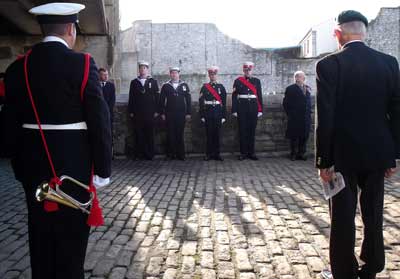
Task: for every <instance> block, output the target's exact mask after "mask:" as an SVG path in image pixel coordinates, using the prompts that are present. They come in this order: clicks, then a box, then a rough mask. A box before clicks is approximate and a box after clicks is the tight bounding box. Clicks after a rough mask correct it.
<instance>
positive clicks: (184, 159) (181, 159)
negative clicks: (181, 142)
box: [176, 157, 186, 161]
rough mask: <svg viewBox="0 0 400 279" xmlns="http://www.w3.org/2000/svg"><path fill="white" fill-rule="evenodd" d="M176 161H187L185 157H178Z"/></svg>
mask: <svg viewBox="0 0 400 279" xmlns="http://www.w3.org/2000/svg"><path fill="white" fill-rule="evenodd" d="M176 159H178V160H179V161H186V158H185V157H176Z"/></svg>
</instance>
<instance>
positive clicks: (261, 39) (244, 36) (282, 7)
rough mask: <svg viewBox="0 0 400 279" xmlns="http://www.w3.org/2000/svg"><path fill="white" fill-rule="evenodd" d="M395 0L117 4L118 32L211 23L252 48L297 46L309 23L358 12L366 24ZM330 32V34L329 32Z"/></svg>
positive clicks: (130, 0)
mask: <svg viewBox="0 0 400 279" xmlns="http://www.w3.org/2000/svg"><path fill="white" fill-rule="evenodd" d="M398 6H400V0H329V1H326V0H303V1H300V0H296V1H294V0H292V1H289V0H272V1H271V0H270V1H268V0H242V1H238V0H147V1H146V0H145V1H141V2H139V1H135V0H120V17H121V30H125V29H127V28H129V27H130V26H131V25H132V22H134V21H135V20H151V21H152V22H153V23H182V22H203V23H214V24H216V25H217V27H218V29H219V30H220V31H222V32H224V33H225V34H226V35H228V36H230V37H232V38H235V39H239V40H241V41H242V42H244V43H246V44H248V45H250V46H252V47H255V48H264V47H269V48H273V47H287V46H293V45H297V44H298V43H299V42H300V40H301V39H302V38H303V37H304V35H305V34H306V33H307V31H308V30H309V29H310V28H311V27H312V26H314V25H317V24H319V23H321V22H324V21H327V20H329V19H333V18H336V17H337V15H338V14H339V13H340V12H341V11H343V10H349V9H353V10H358V11H360V12H361V13H363V14H364V15H365V16H366V17H367V18H368V20H372V19H374V18H375V17H376V16H377V14H378V12H379V10H380V8H381V7H398ZM332 34H333V32H332Z"/></svg>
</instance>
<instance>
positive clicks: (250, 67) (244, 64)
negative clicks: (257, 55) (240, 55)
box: [243, 61, 254, 70]
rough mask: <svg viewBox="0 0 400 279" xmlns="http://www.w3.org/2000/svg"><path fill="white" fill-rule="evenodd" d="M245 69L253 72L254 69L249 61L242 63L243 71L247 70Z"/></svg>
mask: <svg viewBox="0 0 400 279" xmlns="http://www.w3.org/2000/svg"><path fill="white" fill-rule="evenodd" d="M247 69H249V70H253V69H254V63H253V62H250V61H247V62H244V63H243V70H247Z"/></svg>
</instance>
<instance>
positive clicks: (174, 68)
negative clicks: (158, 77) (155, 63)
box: [169, 67, 181, 73]
mask: <svg viewBox="0 0 400 279" xmlns="http://www.w3.org/2000/svg"><path fill="white" fill-rule="evenodd" d="M173 71H176V72H178V73H179V72H180V71H181V69H180V68H179V67H169V72H173Z"/></svg>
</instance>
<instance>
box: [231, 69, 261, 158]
mask: <svg viewBox="0 0 400 279" xmlns="http://www.w3.org/2000/svg"><path fill="white" fill-rule="evenodd" d="M253 69H254V63H253V62H246V63H244V64H243V73H244V76H242V77H239V78H237V79H236V80H235V82H234V83H233V91H232V115H233V116H234V117H237V118H238V124H239V142H240V155H239V160H244V159H246V158H249V159H251V160H258V158H257V156H256V154H255V151H254V142H255V136H256V127H257V120H258V118H259V117H261V116H262V112H263V102H262V92H261V82H260V80H259V79H258V78H255V77H253V76H252V75H253Z"/></svg>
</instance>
